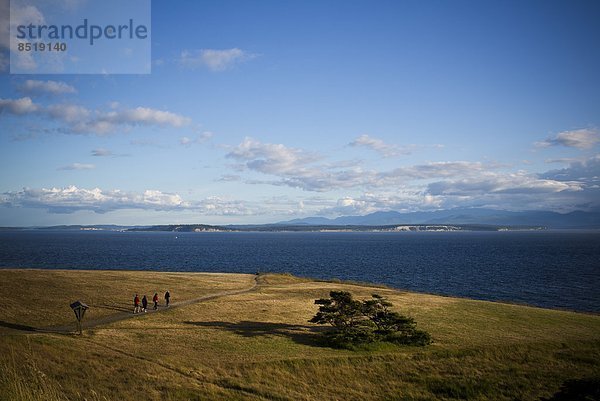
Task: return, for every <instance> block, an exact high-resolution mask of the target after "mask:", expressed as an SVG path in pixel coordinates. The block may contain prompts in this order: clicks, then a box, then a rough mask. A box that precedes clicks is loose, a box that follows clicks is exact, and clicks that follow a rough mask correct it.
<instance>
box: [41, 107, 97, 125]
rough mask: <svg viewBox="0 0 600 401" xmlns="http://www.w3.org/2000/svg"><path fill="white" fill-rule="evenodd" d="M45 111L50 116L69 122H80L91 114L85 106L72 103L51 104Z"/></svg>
mask: <svg viewBox="0 0 600 401" xmlns="http://www.w3.org/2000/svg"><path fill="white" fill-rule="evenodd" d="M46 112H47V113H48V115H49V116H50V117H52V118H54V119H58V120H62V121H64V122H67V123H70V124H73V123H81V122H82V121H85V120H87V119H88V118H89V117H90V115H91V114H92V112H90V110H88V109H86V108H85V107H82V106H78V105H74V104H53V105H50V106H48V107H47V108H46Z"/></svg>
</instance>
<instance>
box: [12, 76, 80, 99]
mask: <svg viewBox="0 0 600 401" xmlns="http://www.w3.org/2000/svg"><path fill="white" fill-rule="evenodd" d="M18 89H19V91H21V92H23V93H26V94H30V95H39V94H50V95H62V94H67V93H76V92H77V90H76V89H75V88H74V87H73V86H71V85H68V84H67V83H65V82H62V81H38V80H32V79H28V80H26V81H25V82H24V83H23V84H22V85H21V86H19V88H18Z"/></svg>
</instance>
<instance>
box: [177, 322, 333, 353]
mask: <svg viewBox="0 0 600 401" xmlns="http://www.w3.org/2000/svg"><path fill="white" fill-rule="evenodd" d="M183 323H185V324H189V325H193V326H199V327H211V328H218V329H223V330H227V331H231V332H233V333H235V334H237V335H240V336H243V337H260V336H283V337H287V338H290V339H291V340H292V341H294V342H295V343H297V344H302V345H312V346H317V347H320V346H322V342H321V340H320V336H318V333H322V332H323V329H324V327H313V326H303V325H298V324H286V323H271V322H252V321H241V322H238V323H231V322H191V321H185V322H183Z"/></svg>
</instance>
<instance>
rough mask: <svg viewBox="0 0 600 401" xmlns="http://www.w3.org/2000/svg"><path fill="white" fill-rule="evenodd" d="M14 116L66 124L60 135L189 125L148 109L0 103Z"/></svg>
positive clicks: (26, 100) (23, 101)
mask: <svg viewBox="0 0 600 401" xmlns="http://www.w3.org/2000/svg"><path fill="white" fill-rule="evenodd" d="M2 112H7V113H11V114H15V115H25V114H33V113H35V114H36V115H38V116H40V117H47V118H51V119H54V120H58V121H61V122H63V123H66V126H64V127H61V128H59V131H61V132H63V133H67V134H70V133H76V134H88V133H91V134H96V135H105V134H110V133H114V132H115V131H116V130H118V129H119V128H122V127H125V128H130V127H134V126H138V125H141V126H157V127H173V128H182V127H185V126H187V125H189V124H190V123H191V121H192V120H191V119H190V118H189V117H185V116H182V115H180V114H177V113H173V112H170V111H165V110H158V109H152V108H148V107H136V108H133V109H127V108H122V109H120V110H119V109H117V110H115V109H112V110H110V111H102V110H90V109H87V108H85V107H83V106H80V105H75V104H52V105H49V106H47V107H43V106H41V105H38V104H35V103H34V102H33V101H32V100H31V98H29V97H23V98H20V99H1V98H0V113H2ZM210 135H212V134H210V133H203V134H201V135H200V136H198V140H206V139H208V138H209V137H210Z"/></svg>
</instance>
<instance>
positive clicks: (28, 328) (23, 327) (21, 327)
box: [0, 320, 37, 331]
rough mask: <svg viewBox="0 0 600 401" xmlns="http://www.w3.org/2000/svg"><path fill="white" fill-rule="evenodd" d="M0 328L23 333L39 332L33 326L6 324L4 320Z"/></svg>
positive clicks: (1, 321)
mask: <svg viewBox="0 0 600 401" xmlns="http://www.w3.org/2000/svg"><path fill="white" fill-rule="evenodd" d="M0 327H6V328H7V329H13V330H21V331H37V328H35V327H33V326H26V325H24V324H18V323H10V322H5V321H3V320H0Z"/></svg>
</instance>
